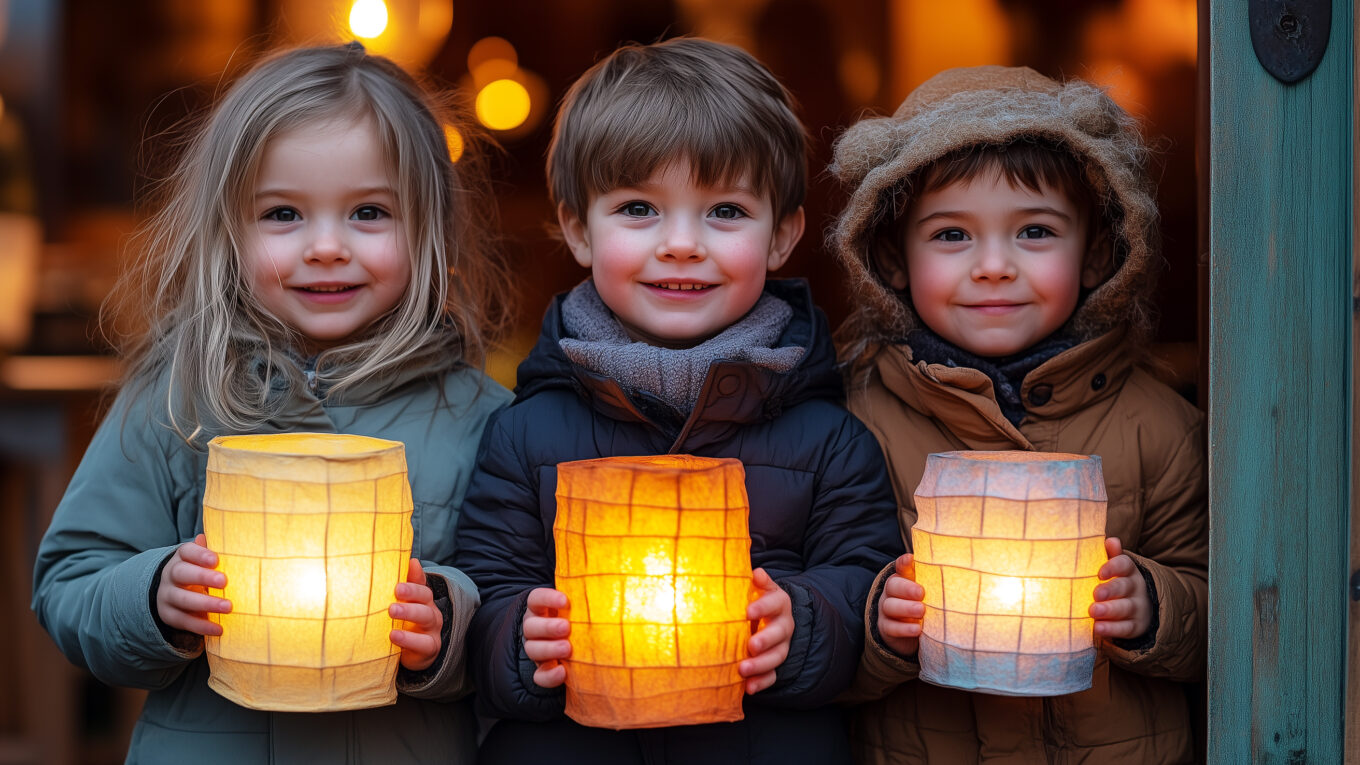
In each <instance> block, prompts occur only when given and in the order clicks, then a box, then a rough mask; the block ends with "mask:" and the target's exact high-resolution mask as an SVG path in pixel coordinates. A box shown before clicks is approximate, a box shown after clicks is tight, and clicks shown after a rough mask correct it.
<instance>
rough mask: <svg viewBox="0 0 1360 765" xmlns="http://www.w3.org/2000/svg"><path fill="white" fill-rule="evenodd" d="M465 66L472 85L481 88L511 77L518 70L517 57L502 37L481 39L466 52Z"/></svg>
mask: <svg viewBox="0 0 1360 765" xmlns="http://www.w3.org/2000/svg"><path fill="white" fill-rule="evenodd" d="M467 66H468V72H469V73H471V74H472V83H473V85H474V86H476V87H481V86H483V85H486V84H487V83H489V82H493V81H495V80H499V79H502V78H506V77H509V76H511V75H513V74H514V73H515V70H517V69H519V55H518V54H517V53H516V52H515V46H513V45H511V44H510V41H509V40H506V39H505V38H504V37H483V38H482V39H480V40H478V41H477V42H475V43H473V44H472V48H471V49H469V50H468V56H467Z"/></svg>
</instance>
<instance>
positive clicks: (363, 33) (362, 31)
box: [349, 0, 387, 39]
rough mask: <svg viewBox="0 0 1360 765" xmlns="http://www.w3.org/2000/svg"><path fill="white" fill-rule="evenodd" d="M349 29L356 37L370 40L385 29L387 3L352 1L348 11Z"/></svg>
mask: <svg viewBox="0 0 1360 765" xmlns="http://www.w3.org/2000/svg"><path fill="white" fill-rule="evenodd" d="M349 28H350V31H351V32H353V33H354V34H355V35H356V36H358V37H362V38H365V39H372V38H374V37H377V36H379V35H381V34H382V33H383V32H384V31H386V29H387V3H384V2H383V0H354V5H352V6H350V9H349Z"/></svg>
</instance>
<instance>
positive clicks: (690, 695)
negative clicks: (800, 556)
mask: <svg viewBox="0 0 1360 765" xmlns="http://www.w3.org/2000/svg"><path fill="white" fill-rule="evenodd" d="M748 513H749V504H748V502H747V498H746V483H745V472H744V471H743V469H742V466H741V463H740V462H739V461H737V460H733V459H710V458H704V457H690V456H685V455H668V456H661V457H614V458H606V459H597V460H583V461H579V462H564V463H561V464H560V465H558V466H557V518H556V520H555V521H554V523H553V538H554V540H555V543H556V549H557V589H559V590H561V591H562V592H563V593H565V594H566V596H567V598H568V601H569V603H570V609H569V612H568V614H567V618H568V619H569V620H570V622H571V658H570V659H568V660H566V661H565V662H564V664H565V665H566V668H567V699H566V702H567V704H566V712H567V715H568V716H569V717H571V718H572V719H573V720H576V721H577V722H579V723H581V724H583V725H592V726H596V727H603V728H615V729H623V728H654V727H661V726H668V725H696V724H700V723H710V722H731V721H733V720H740V719H742V707H741V701H742V680H741V676H740V675H739V674H738V673H737V665H738V663H740V662H741V660H742V659H743V658H745V656H746V642H747V640H748V639H749V638H750V637H751V628H750V623H749V622H748V621H747V619H746V606H747V605H748V604H749V603H750V600H751V595H752V586H751V538H750V534H749V532H748V531H747V515H748Z"/></svg>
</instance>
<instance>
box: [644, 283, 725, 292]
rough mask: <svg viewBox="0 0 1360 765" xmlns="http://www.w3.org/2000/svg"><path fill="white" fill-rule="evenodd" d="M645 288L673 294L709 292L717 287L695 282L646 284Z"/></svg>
mask: <svg viewBox="0 0 1360 765" xmlns="http://www.w3.org/2000/svg"><path fill="white" fill-rule="evenodd" d="M647 286H648V287H656V288H657V289H659V290H673V291H675V292H695V291H700V290H710V289H713V288H714V287H716V286H718V285H716V284H697V283H695V282H647Z"/></svg>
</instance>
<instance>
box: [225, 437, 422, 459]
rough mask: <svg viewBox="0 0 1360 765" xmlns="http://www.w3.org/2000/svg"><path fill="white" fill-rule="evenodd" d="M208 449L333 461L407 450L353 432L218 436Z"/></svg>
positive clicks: (403, 447) (400, 445) (394, 443)
mask: <svg viewBox="0 0 1360 765" xmlns="http://www.w3.org/2000/svg"><path fill="white" fill-rule="evenodd" d="M208 446H209V448H217V449H224V450H229V451H236V452H247V453H252V454H269V455H275V456H280V457H324V458H325V459H330V460H345V459H355V460H358V459H367V458H369V457H372V456H375V455H379V454H382V453H384V452H388V451H391V450H393V449H401V450H403V451H404V450H405V448H406V447H405V444H403V443H402V442H401V441H389V440H388V439H385V438H374V437H373V436H361V435H357V434H354V433H306V432H290V433H254V434H243V435H235V436H217V437H216V438H214V439H212V440H211V441H209V442H208Z"/></svg>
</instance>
